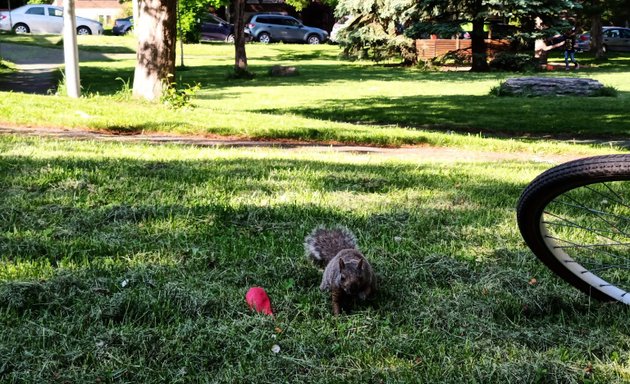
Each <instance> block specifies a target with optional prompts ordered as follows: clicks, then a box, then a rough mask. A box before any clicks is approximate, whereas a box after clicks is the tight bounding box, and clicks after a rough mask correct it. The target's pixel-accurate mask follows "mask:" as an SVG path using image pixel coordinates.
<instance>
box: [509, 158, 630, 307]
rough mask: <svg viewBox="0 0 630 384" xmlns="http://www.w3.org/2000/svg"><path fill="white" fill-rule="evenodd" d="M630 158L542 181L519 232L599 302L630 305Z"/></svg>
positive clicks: (527, 199)
mask: <svg viewBox="0 0 630 384" xmlns="http://www.w3.org/2000/svg"><path fill="white" fill-rule="evenodd" d="M629 178H630V157H627V156H626V157H619V156H617V157H615V156H605V157H596V158H590V159H583V160H579V161H576V162H571V163H568V164H564V165H561V166H558V167H556V168H553V169H552V170H550V171H548V172H546V173H544V174H543V175H541V176H539V178H537V179H536V180H534V181H533V182H532V184H531V185H530V187H528V189H527V190H526V191H525V192H524V193H523V196H522V197H521V202H520V203H519V227H520V229H521V233H522V234H523V238H524V239H525V241H526V242H527V244H528V245H529V246H530V248H531V249H532V251H533V252H534V253H535V254H536V256H538V258H539V259H541V260H542V261H543V262H544V263H545V264H546V265H547V266H548V267H549V268H550V269H551V270H552V271H554V272H555V273H556V274H557V275H558V276H560V277H562V278H563V279H564V280H566V281H567V282H569V283H571V284H572V285H573V286H575V287H577V288H579V289H580V290H582V291H583V292H585V293H587V294H589V295H591V296H593V297H595V298H597V299H600V300H617V301H620V302H623V303H625V304H630V293H628V291H630V181H628V179H629Z"/></svg>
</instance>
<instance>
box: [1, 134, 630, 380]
mask: <svg viewBox="0 0 630 384" xmlns="http://www.w3.org/2000/svg"><path fill="white" fill-rule="evenodd" d="M548 166H549V165H545V164H540V163H533V162H514V161H509V162H496V161H493V162H487V163H486V162H475V163H466V162H455V161H452V160H451V161H443V162H440V161H431V160H430V159H427V160H425V161H419V160H418V159H414V160H408V161H403V160H391V159H389V160H388V159H386V158H383V157H379V156H373V155H369V154H356V153H337V152H334V151H330V150H321V149H308V148H306V149H300V150H289V149H269V148H267V149H265V148H243V149H237V148H226V149H219V148H201V147H189V146H151V145H126V144H118V143H96V142H86V141H57V140H47V139H38V138H33V139H27V138H20V137H14V136H0V192H1V194H0V195H1V196H2V198H1V199H0V258H1V260H0V280H1V281H2V282H0V327H1V328H2V332H0V381H1V382H64V381H68V382H96V381H101V382H113V383H118V382H186V383H190V382H213V383H233V382H252V383H277V382H318V383H328V382H357V383H358V382H380V381H383V382H452V383H461V382H482V383H488V382H497V383H504V382H521V383H532V382H540V383H543V382H545V383H547V382H565V383H568V382H592V383H611V382H627V381H628V380H630V354H629V353H628V351H629V350H630V338H629V336H628V333H627V318H628V315H629V312H628V308H627V307H625V306H621V305H614V304H600V303H596V302H590V301H589V299H588V298H587V297H586V296H584V295H582V294H580V293H578V292H577V291H576V290H574V289H572V288H570V287H569V286H567V285H566V284H564V283H562V282H561V281H560V280H559V279H558V278H556V277H555V276H554V275H552V274H551V273H550V272H549V271H548V270H546V269H545V268H544V267H543V266H542V265H541V263H539V262H538V261H537V260H536V259H535V257H534V256H532V255H531V253H530V251H529V250H528V249H527V248H526V247H525V245H524V244H523V241H522V240H521V238H520V236H519V234H518V231H517V228H516V223H515V212H514V209H515V208H514V207H515V204H516V200H517V199H518V196H519V194H520V192H521V191H522V189H523V188H524V186H525V185H526V184H527V183H528V182H529V181H530V180H531V179H532V178H533V177H534V176H535V175H537V174H538V173H540V172H541V171H543V170H544V169H546V168H547V167H548ZM318 224H329V225H331V224H343V225H346V226H348V227H349V228H351V229H352V230H353V231H354V232H355V233H356V234H357V236H358V239H359V244H360V246H361V248H362V249H363V251H364V253H365V254H366V256H367V257H368V258H369V260H370V261H371V262H372V264H373V266H374V268H375V270H376V272H377V276H378V279H379V286H380V290H379V293H378V295H377V297H376V298H375V299H374V300H373V301H372V302H369V303H366V304H364V305H361V306H359V307H357V308H356V309H355V311H354V312H353V313H352V314H350V315H344V316H341V317H339V318H334V317H333V316H332V315H331V313H330V299H329V297H328V296H327V295H325V294H323V293H320V292H319V290H318V285H319V279H320V277H321V275H320V272H319V271H318V270H317V269H316V268H315V267H314V266H313V265H311V264H310V263H309V262H308V261H307V260H306V259H305V257H304V255H303V252H304V251H303V247H302V241H303V238H304V236H305V235H306V234H308V233H309V231H310V230H311V229H312V228H313V227H314V226H316V225H318ZM532 278H535V279H536V280H537V283H536V284H530V282H531V280H532ZM254 285H258V286H262V287H265V288H266V289H267V291H268V293H269V294H270V296H271V299H272V302H273V305H274V308H275V311H276V317H275V319H272V318H269V317H264V316H261V315H255V314H253V313H251V312H250V311H249V310H248V309H247V307H246V305H245V302H244V295H245V292H246V290H247V289H248V288H249V287H251V286H254ZM276 344H277V345H279V346H280V352H279V353H277V354H274V353H273V352H271V348H272V346H273V345H276Z"/></svg>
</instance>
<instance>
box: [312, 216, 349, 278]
mask: <svg viewBox="0 0 630 384" xmlns="http://www.w3.org/2000/svg"><path fill="white" fill-rule="evenodd" d="M344 249H356V250H358V248H357V238H356V236H354V234H353V233H352V232H350V230H349V229H348V228H346V227H341V226H337V227H335V228H332V229H327V228H326V227H324V226H319V227H317V228H315V229H314V230H313V232H311V234H310V235H308V236H306V239H305V240H304V250H305V251H306V254H307V255H308V257H309V258H310V259H311V260H313V262H314V263H315V264H317V265H318V266H319V267H321V268H325V267H326V265H328V263H329V262H330V260H332V259H333V258H334V257H335V256H337V254H338V253H339V251H342V250H344Z"/></svg>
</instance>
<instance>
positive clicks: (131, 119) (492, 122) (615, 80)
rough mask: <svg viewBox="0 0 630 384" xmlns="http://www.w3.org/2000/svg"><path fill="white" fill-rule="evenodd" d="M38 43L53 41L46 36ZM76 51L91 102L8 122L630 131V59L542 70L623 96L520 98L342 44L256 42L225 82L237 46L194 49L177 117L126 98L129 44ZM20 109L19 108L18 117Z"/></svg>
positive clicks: (402, 140) (431, 134)
mask: <svg viewBox="0 0 630 384" xmlns="http://www.w3.org/2000/svg"><path fill="white" fill-rule="evenodd" d="M7 37H8V38H10V39H9V40H11V39H14V40H13V41H19V42H24V41H25V39H26V38H25V37H22V36H7ZM31 43H36V44H40V45H51V44H57V43H54V42H51V41H50V38H44V37H41V38H37V39H36V41H34V42H33V41H32V42H31ZM80 44H81V47H82V49H85V50H89V51H92V53H95V54H96V55H92V56H91V58H88V59H87V60H92V61H84V62H83V63H82V66H81V77H82V86H83V93H84V95H86V97H84V98H83V99H82V100H79V101H78V102H77V101H75V100H71V99H68V98H66V97H61V96H56V97H52V96H24V95H18V94H3V95H2V96H3V97H2V98H1V100H0V116H2V117H1V118H0V122H2V123H4V124H17V125H32V126H57V127H73V128H91V129H102V130H110V131H124V132H136V133H138V132H143V131H144V132H146V131H162V132H178V133H193V134H201V135H206V134H213V135H226V136H238V137H249V138H266V139H293V140H306V141H319V142H322V141H323V142H346V143H364V144H376V145H402V144H422V143H431V144H434V143H437V142H444V140H447V141H448V140H450V139H452V137H451V138H450V139H449V138H447V139H444V137H445V135H444V133H452V132H456V133H459V134H463V135H464V136H466V135H467V134H473V135H481V136H484V137H486V136H498V137H504V136H510V137H514V138H517V139H522V138H534V139H540V138H543V139H544V141H548V139H549V138H557V139H560V140H566V139H579V140H582V139H597V140H617V139H625V138H627V137H628V136H629V135H630V131H629V128H628V127H630V124H629V123H630V112H628V111H630V105H629V102H630V101H629V100H630V98H629V96H628V95H630V85H629V84H630V81H629V77H630V76H629V68H630V60H628V58H627V57H625V56H622V55H617V56H612V58H611V59H610V60H608V61H607V62H605V63H594V62H593V61H592V60H591V59H584V60H583V61H585V62H588V63H589V66H588V67H587V68H585V69H584V70H583V71H582V70H581V71H580V72H579V73H577V74H574V73H570V74H565V73H564V71H563V72H562V73H558V72H550V73H544V74H540V75H541V76H574V75H575V76H585V77H592V78H595V79H598V80H600V81H601V82H602V83H604V84H605V85H607V86H610V87H614V88H616V89H617V90H618V91H619V96H618V97H616V98H610V97H592V98H581V97H540V98H526V99H522V98H516V99H515V98H499V97H492V96H488V92H489V91H490V90H491V89H492V88H493V87H495V86H497V85H498V84H499V83H500V82H501V81H504V80H505V79H506V78H508V77H510V76H522V74H511V73H502V72H495V73H487V74H473V73H454V72H449V73H443V72H425V71H421V70H418V69H414V68H395V67H385V66H381V65H375V64H373V63H368V62H348V61H344V60H341V59H340V58H339V52H340V51H339V48H338V47H336V46H327V45H323V46H319V47H311V46H302V45H283V44H275V45H270V46H264V45H259V44H248V46H247V52H248V57H249V63H250V68H251V70H252V71H253V72H255V73H256V75H257V76H256V78H255V79H254V80H252V81H244V80H228V79H227V76H226V75H227V73H228V72H229V71H230V68H231V67H232V65H233V54H234V52H233V47H232V46H230V45H226V44H198V45H186V46H185V48H184V52H185V55H184V58H185V60H184V64H185V66H186V68H185V69H183V70H179V71H178V72H177V74H176V77H175V79H176V82H177V83H178V84H179V86H180V87H186V86H187V85H192V84H195V83H199V84H200V85H201V90H200V91H199V92H198V93H197V97H196V98H195V99H194V100H193V104H194V105H195V108H194V109H188V110H180V111H173V110H171V109H168V108H167V107H165V106H154V105H149V104H147V103H143V102H141V101H133V100H129V99H128V98H127V97H126V96H128V95H126V94H124V92H121V90H122V89H123V88H124V85H123V82H129V84H132V81H131V80H130V79H131V78H132V75H133V68H134V64H135V55H134V54H133V53H129V52H133V47H134V40H133V38H131V37H128V36H126V37H115V36H99V37H95V36H88V37H87V38H86V39H80ZM178 54H179V50H178ZM552 59H554V58H552ZM589 60H590V62H589ZM177 63H178V64H179V63H180V61H179V58H178V61H177ZM275 64H284V65H296V66H297V67H298V68H299V70H300V73H301V75H300V76H297V77H293V78H271V77H269V76H268V75H267V70H268V69H269V67H271V66H272V65H275ZM596 65H597V66H596ZM117 79H121V80H122V81H121V80H117ZM16 105H21V106H23V107H20V108H19V113H15V108H16ZM30 105H34V106H36V108H30V107H29V106H30ZM67 111H70V113H66V112H67ZM86 114H87V115H89V116H90V117H89V118H85V116H86ZM447 136H452V135H447ZM457 136H458V137H459V136H460V135H457ZM456 141H462V139H459V138H458V139H457V140H451V145H458V144H456V143H455V142H456ZM464 141H465V140H464ZM525 143H528V141H527V142H525ZM527 146H528V144H523V145H522V147H524V148H526V147H527Z"/></svg>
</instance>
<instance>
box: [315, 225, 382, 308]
mask: <svg viewBox="0 0 630 384" xmlns="http://www.w3.org/2000/svg"><path fill="white" fill-rule="evenodd" d="M304 250H305V251H306V254H307V256H308V257H309V258H310V259H311V260H312V261H313V262H314V263H315V265H317V266H319V267H321V268H324V274H323V276H322V283H321V285H320V286H319V289H320V290H322V291H331V292H332V310H333V314H334V315H339V314H340V313H341V308H342V307H344V308H346V306H347V304H348V301H349V300H350V299H354V298H356V297H358V298H359V299H361V300H365V299H366V298H368V297H370V296H371V295H372V294H374V292H375V291H376V277H375V276H374V272H373V271H372V266H371V265H370V263H369V262H368V261H367V259H366V258H365V256H363V254H362V253H361V251H360V250H359V248H358V247H357V239H356V237H355V236H354V234H353V233H352V232H351V231H350V230H349V229H347V228H345V227H339V226H338V227H335V228H332V229H328V228H326V227H323V226H320V227H317V228H315V229H314V230H313V232H311V234H310V235H308V236H306V239H304Z"/></svg>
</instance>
